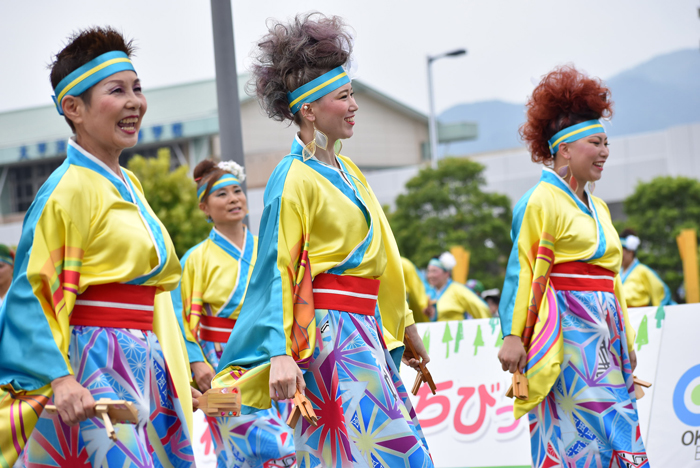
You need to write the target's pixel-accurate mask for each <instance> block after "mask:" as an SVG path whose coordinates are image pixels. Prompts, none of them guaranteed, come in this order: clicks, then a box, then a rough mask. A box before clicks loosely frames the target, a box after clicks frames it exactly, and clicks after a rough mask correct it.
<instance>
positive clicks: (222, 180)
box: [197, 172, 241, 202]
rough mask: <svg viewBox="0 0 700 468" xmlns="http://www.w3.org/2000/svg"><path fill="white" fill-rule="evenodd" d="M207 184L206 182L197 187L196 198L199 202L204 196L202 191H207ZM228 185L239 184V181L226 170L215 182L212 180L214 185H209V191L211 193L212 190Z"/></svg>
mask: <svg viewBox="0 0 700 468" xmlns="http://www.w3.org/2000/svg"><path fill="white" fill-rule="evenodd" d="M208 185H209V184H208V183H207V184H202V186H201V187H199V188H198V189H197V198H198V199H199V201H200V202H201V201H202V198H204V192H206V191H207V186H208ZM229 185H241V183H240V182H239V181H238V178H237V177H236V176H235V175H233V174H229V173H228V172H227V173H225V174H224V175H222V176H221V177H219V178H218V179H217V181H216V182H214V185H212V186H211V190H210V191H209V193H210V194H211V193H212V192H214V190H219V189H220V188H224V187H228V186H229Z"/></svg>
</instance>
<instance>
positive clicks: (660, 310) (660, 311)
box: [654, 305, 666, 328]
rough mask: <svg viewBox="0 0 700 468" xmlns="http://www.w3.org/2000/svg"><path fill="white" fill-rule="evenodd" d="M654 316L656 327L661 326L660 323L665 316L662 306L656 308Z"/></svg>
mask: <svg viewBox="0 0 700 468" xmlns="http://www.w3.org/2000/svg"><path fill="white" fill-rule="evenodd" d="M654 318H655V319H656V328H661V324H662V322H663V321H664V319H665V318H666V311H665V310H664V306H661V305H660V306H659V308H658V309H656V315H654Z"/></svg>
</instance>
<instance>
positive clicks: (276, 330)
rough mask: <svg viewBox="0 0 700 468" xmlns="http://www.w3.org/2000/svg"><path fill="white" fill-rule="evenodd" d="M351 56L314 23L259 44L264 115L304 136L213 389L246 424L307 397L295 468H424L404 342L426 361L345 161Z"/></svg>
mask: <svg viewBox="0 0 700 468" xmlns="http://www.w3.org/2000/svg"><path fill="white" fill-rule="evenodd" d="M351 51H352V40H351V37H350V35H349V33H348V32H347V28H346V26H345V24H344V22H343V20H342V19H341V18H339V17H325V16H323V15H321V14H318V13H312V14H308V15H300V16H297V17H296V18H295V19H294V20H293V21H291V22H290V23H288V24H285V23H281V22H273V23H271V24H270V25H269V33H268V34H267V35H266V36H264V37H263V38H262V40H261V41H260V42H259V43H258V55H257V57H256V61H255V64H254V66H253V82H254V85H255V90H256V92H257V95H258V98H259V99H260V102H261V104H262V107H263V109H264V110H265V111H266V112H267V114H268V115H269V116H270V118H272V119H275V120H278V121H291V122H294V123H295V124H296V125H297V126H298V127H299V132H298V133H297V135H296V136H295V138H294V140H293V142H292V148H291V151H290V154H289V155H287V156H286V157H285V158H283V159H282V161H281V162H280V163H279V164H278V166H277V168H276V169H275V171H274V172H273V174H272V176H271V177H270V180H269V181H268V184H267V188H266V190H265V200H264V203H265V209H264V213H263V218H262V222H261V226H260V236H259V245H258V260H257V263H256V265H255V268H254V271H253V274H252V277H251V280H250V285H249V289H248V299H247V300H246V302H245V303H244V305H243V309H242V310H241V313H240V315H239V317H238V324H237V325H236V328H234V330H233V333H232V334H231V337H230V339H229V342H228V344H227V347H226V349H225V351H224V354H223V355H222V357H221V364H220V365H219V373H218V374H217V376H216V377H215V379H214V381H213V386H214V387H223V386H231V385H236V386H238V387H239V388H241V394H242V395H243V409H242V412H243V413H244V414H245V413H250V412H254V411H259V410H261V409H265V408H269V407H270V398H272V399H275V400H278V399H288V398H292V397H294V396H295V394H296V393H297V392H300V393H305V395H306V397H307V398H308V399H309V400H310V401H311V404H312V405H313V409H314V411H315V413H316V415H317V417H318V424H317V425H313V424H311V423H308V422H307V421H305V420H302V421H301V423H300V424H297V425H296V430H295V433H294V439H295V446H296V450H297V463H298V465H299V466H307V467H317V466H334V467H335V466H363V467H370V466H375V465H376V464H381V465H383V466H415V467H431V466H432V461H431V458H430V454H429V452H428V447H427V444H426V443H425V440H424V438H423V434H422V430H421V428H420V425H419V423H418V419H417V417H416V414H415V411H414V410H413V408H412V407H411V403H410V401H409V400H408V397H407V393H406V390H405V388H404V386H403V384H402V382H401V379H400V377H399V373H398V370H397V368H398V364H399V359H400V358H401V354H402V349H403V341H404V340H410V342H411V343H412V344H413V346H414V347H415V348H416V349H417V350H418V353H419V354H420V355H421V357H422V359H423V362H428V360H429V358H428V355H427V353H426V351H425V348H424V347H423V345H422V340H421V339H420V337H419V336H418V333H417V331H416V329H415V328H416V327H415V325H414V323H413V316H412V314H411V311H410V310H409V309H408V307H407V305H406V300H405V297H406V294H405V287H404V282H403V274H402V270H401V260H400V257H399V252H398V248H397V246H396V241H395V240H394V236H393V234H392V232H391V228H390V227H389V223H388V222H387V220H386V218H385V216H384V213H383V211H382V207H381V205H380V204H379V202H378V201H377V198H376V197H375V195H374V193H373V192H372V189H371V188H370V187H369V184H368V183H367V180H366V179H365V177H364V176H363V175H362V173H361V172H360V170H359V169H358V168H357V166H355V164H353V162H352V161H351V160H350V159H349V158H347V157H345V156H341V155H340V148H341V146H342V145H341V143H340V142H341V140H343V139H346V138H350V137H352V135H353V132H354V126H355V114H356V112H357V111H358V105H357V103H356V102H355V98H354V95H353V90H352V83H351V81H350V78H349V77H348V75H347V71H346V68H345V67H346V66H347V64H348V61H349V60H350V56H351ZM406 362H407V363H408V364H410V365H413V366H417V365H418V362H417V361H415V360H410V361H409V360H406Z"/></svg>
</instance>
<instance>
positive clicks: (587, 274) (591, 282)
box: [549, 262, 615, 293]
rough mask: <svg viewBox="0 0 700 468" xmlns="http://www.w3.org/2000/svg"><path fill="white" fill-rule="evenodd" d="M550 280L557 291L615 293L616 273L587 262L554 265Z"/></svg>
mask: <svg viewBox="0 0 700 468" xmlns="http://www.w3.org/2000/svg"><path fill="white" fill-rule="evenodd" d="M549 280H550V282H551V283H552V286H554V289H556V290H557V291H603V292H610V293H614V292H615V273H613V272H612V271H610V270H608V269H607V268H603V267H600V266H597V265H591V264H589V263H585V262H567V263H559V264H558V265H554V267H553V268H552V272H551V273H550V274H549Z"/></svg>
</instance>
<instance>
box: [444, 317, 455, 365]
mask: <svg viewBox="0 0 700 468" xmlns="http://www.w3.org/2000/svg"><path fill="white" fill-rule="evenodd" d="M453 339H454V338H452V332H451V331H450V324H449V323H447V322H445V332H444V333H443V334H442V342H443V343H445V349H447V352H446V353H445V358H448V357H450V342H451V341H452V340H453Z"/></svg>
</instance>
